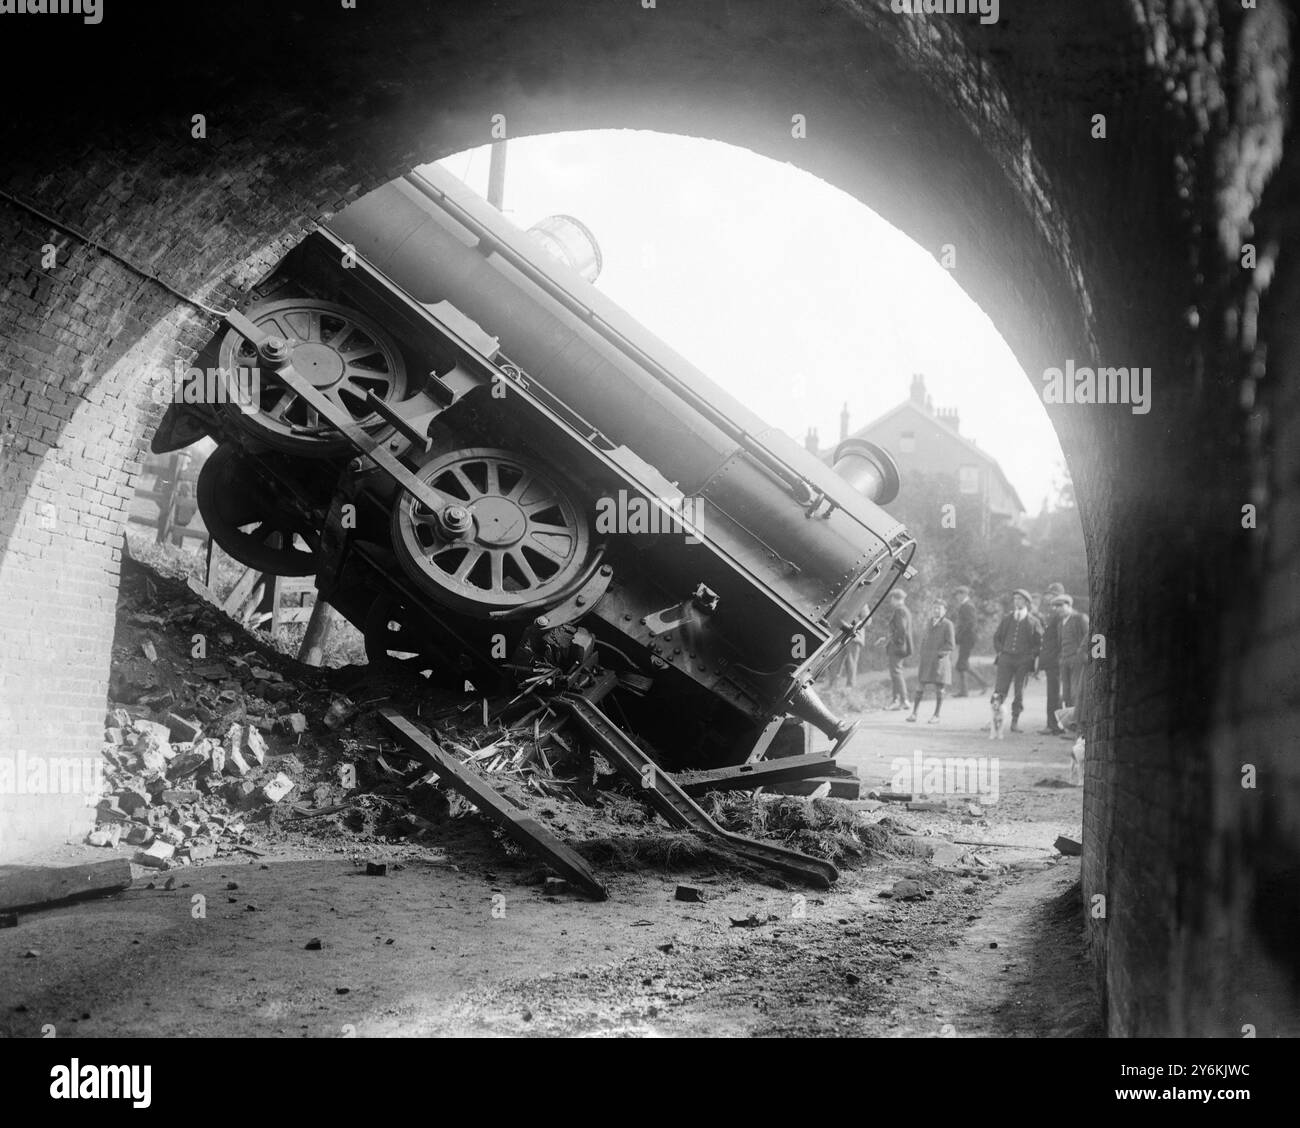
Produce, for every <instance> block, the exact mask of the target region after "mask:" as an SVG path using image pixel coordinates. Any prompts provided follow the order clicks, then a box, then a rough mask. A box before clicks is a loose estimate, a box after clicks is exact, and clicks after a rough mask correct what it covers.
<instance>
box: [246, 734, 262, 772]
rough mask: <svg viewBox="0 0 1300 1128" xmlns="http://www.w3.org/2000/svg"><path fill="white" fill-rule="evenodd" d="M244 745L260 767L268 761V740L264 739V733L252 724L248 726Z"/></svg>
mask: <svg viewBox="0 0 1300 1128" xmlns="http://www.w3.org/2000/svg"><path fill="white" fill-rule="evenodd" d="M244 747H245V748H246V749H247V750H248V754H249V755H250V756H251V757H252V758H253V759H254V760H255V761H256V762H257V766H258V767H259V768H260V767H261V766H262V765H263V764H265V763H266V740H265V739H263V737H262V734H261V733H260V732H258V731H257V729H255V728H254V727H253V726H252V725H249V726H248V730H247V735H246V736H245V739H244Z"/></svg>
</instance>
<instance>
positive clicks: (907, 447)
mask: <svg viewBox="0 0 1300 1128" xmlns="http://www.w3.org/2000/svg"><path fill="white" fill-rule="evenodd" d="M914 450H916V432H915V431H903V432H902V433H901V434H900V435H899V436H898V452H899V453H900V454H911V453H912V452H913V451H914Z"/></svg>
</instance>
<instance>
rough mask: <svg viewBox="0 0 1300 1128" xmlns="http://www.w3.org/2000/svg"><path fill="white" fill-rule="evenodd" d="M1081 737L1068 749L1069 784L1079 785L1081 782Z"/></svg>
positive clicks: (1082, 747)
mask: <svg viewBox="0 0 1300 1128" xmlns="http://www.w3.org/2000/svg"><path fill="white" fill-rule="evenodd" d="M1083 749H1084V744H1083V737H1079V739H1078V740H1076V741H1075V742H1074V746H1073V747H1072V748H1071V749H1070V782H1071V783H1074V784H1079V783H1082V782H1083Z"/></svg>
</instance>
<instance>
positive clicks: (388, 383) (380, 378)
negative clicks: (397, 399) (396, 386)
mask: <svg viewBox="0 0 1300 1128" xmlns="http://www.w3.org/2000/svg"><path fill="white" fill-rule="evenodd" d="M343 375H344V378H345V379H347V380H367V381H369V382H370V383H372V384H382V385H383V386H384V394H385V395H387V394H388V390H389V389H390V388H391V387H392V384H393V378H392V376H391V375H390V374H389V373H388V372H387V371H385V372H379V371H377V370H375V369H371V368H358V367H357V366H356V365H355V364H349V365H348V366H347V367H346V368H345V369H344V370H343Z"/></svg>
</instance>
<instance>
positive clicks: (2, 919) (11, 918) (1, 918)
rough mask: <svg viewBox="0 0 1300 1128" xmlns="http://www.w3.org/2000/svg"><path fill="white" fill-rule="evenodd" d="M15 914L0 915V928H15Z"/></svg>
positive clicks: (16, 915)
mask: <svg viewBox="0 0 1300 1128" xmlns="http://www.w3.org/2000/svg"><path fill="white" fill-rule="evenodd" d="M17 927H18V914H17V913H0V928H17Z"/></svg>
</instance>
